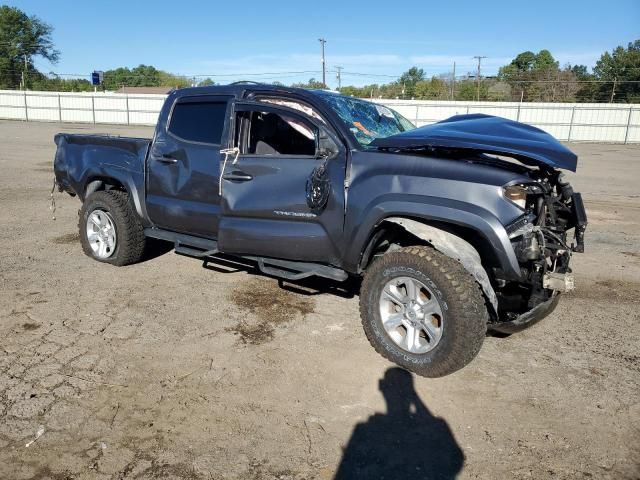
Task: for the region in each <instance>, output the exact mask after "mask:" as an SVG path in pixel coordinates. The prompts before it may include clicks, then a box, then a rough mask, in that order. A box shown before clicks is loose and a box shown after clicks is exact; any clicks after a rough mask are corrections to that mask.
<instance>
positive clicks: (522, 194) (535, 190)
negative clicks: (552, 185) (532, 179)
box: [502, 185, 542, 210]
mask: <svg viewBox="0 0 640 480" xmlns="http://www.w3.org/2000/svg"><path fill="white" fill-rule="evenodd" d="M540 193H542V188H540V187H539V186H538V185H507V186H506V187H502V194H503V195H504V198H506V199H507V200H509V201H511V202H513V203H515V204H516V205H517V206H518V207H520V208H521V209H522V210H524V209H525V208H526V206H527V197H528V196H529V195H531V194H540Z"/></svg>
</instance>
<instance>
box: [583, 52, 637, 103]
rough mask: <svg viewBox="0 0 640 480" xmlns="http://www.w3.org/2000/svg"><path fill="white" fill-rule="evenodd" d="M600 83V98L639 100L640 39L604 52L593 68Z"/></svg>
mask: <svg viewBox="0 0 640 480" xmlns="http://www.w3.org/2000/svg"><path fill="white" fill-rule="evenodd" d="M593 74H594V76H595V78H597V79H598V80H600V81H603V82H605V83H603V84H601V85H600V88H599V90H600V99H601V100H604V99H607V100H608V101H610V102H614V101H618V102H638V101H640V83H625V82H639V81H640V40H636V41H634V42H629V44H628V45H627V48H626V49H625V48H624V47H621V46H620V47H617V48H615V49H614V50H613V51H612V52H611V53H609V52H605V53H603V54H602V56H601V57H600V60H598V61H597V62H596V65H595V67H594V68H593Z"/></svg>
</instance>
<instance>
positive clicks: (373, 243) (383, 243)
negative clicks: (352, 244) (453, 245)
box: [358, 217, 500, 274]
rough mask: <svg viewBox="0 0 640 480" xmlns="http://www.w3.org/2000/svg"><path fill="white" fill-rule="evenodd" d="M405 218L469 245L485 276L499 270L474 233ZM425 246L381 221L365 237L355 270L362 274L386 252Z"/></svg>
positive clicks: (486, 245)
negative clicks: (458, 238)
mask: <svg viewBox="0 0 640 480" xmlns="http://www.w3.org/2000/svg"><path fill="white" fill-rule="evenodd" d="M406 218H407V219H409V220H415V221H417V222H420V223H424V224H425V225H429V226H431V227H435V228H438V229H440V230H443V231H445V232H448V233H451V234H453V235H455V236H457V237H460V238H462V239H463V240H465V241H467V242H468V243H470V244H471V246H473V247H474V248H475V249H476V250H477V251H478V253H479V254H480V258H481V259H482V264H483V266H484V267H485V270H487V272H488V273H489V274H491V272H492V271H493V267H499V265H500V264H499V260H498V257H497V255H496V253H495V251H494V250H493V248H492V247H491V244H490V243H489V241H488V240H487V239H486V238H485V237H484V236H483V235H481V234H480V233H479V232H477V231H476V230H473V229H472V228H468V227H463V226H461V225H456V224H453V223H448V222H439V221H429V220H424V219H422V218H412V217H406ZM428 244H429V243H428V242H427V241H426V240H423V239H422V238H420V237H417V236H416V235H414V234H412V233H410V232H408V231H407V230H405V229H404V228H402V227H401V226H400V225H397V224H395V223H392V222H387V221H384V220H383V221H381V222H380V223H378V225H377V226H376V228H375V229H374V231H373V232H372V233H371V235H370V236H369V241H368V242H367V246H366V248H365V249H364V251H363V254H362V257H361V259H360V264H359V266H358V270H359V271H360V272H362V271H364V270H365V269H366V268H367V266H368V265H369V264H370V263H371V261H372V260H373V258H374V257H375V256H377V255H382V254H383V253H385V252H386V251H387V250H389V249H390V248H397V247H398V246H399V247H408V246H413V245H428Z"/></svg>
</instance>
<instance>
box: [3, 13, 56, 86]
mask: <svg viewBox="0 0 640 480" xmlns="http://www.w3.org/2000/svg"><path fill="white" fill-rule="evenodd" d="M52 31H53V28H52V27H51V26H50V25H48V24H46V23H44V22H43V21H42V20H40V19H39V18H38V17H36V16H28V15H27V14H26V13H24V12H23V11H22V10H19V9H17V8H15V7H8V6H6V5H2V6H0V88H18V87H19V86H20V84H21V81H22V73H23V72H24V71H26V76H25V77H26V78H25V80H26V84H27V87H29V86H30V83H31V82H32V80H33V79H34V77H36V76H37V75H36V73H37V70H36V69H35V67H34V66H33V60H34V57H38V56H39V57H42V58H44V59H46V60H49V61H50V62H51V63H55V62H57V60H58V58H59V56H60V52H58V51H57V50H56V49H55V48H54V46H53V41H52V40H51V32H52ZM25 63H26V68H25Z"/></svg>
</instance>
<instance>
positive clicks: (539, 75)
mask: <svg viewBox="0 0 640 480" xmlns="http://www.w3.org/2000/svg"><path fill="white" fill-rule="evenodd" d="M498 78H499V79H500V80H501V81H505V82H507V83H508V84H509V85H510V86H511V91H512V96H513V99H514V100H520V99H522V100H524V101H539V102H558V101H561V102H566V101H572V100H574V99H575V93H576V91H577V90H578V88H579V87H578V84H577V83H576V82H575V75H574V73H573V72H572V70H571V68H570V67H569V66H567V67H565V68H564V69H562V70H561V69H560V64H559V62H557V61H556V59H555V58H553V55H552V54H551V52H550V51H549V50H540V51H539V52H538V53H533V52H530V51H526V52H522V53H520V54H518V55H517V56H516V58H514V59H513V60H512V61H511V63H510V64H509V65H505V66H504V67H501V68H500V71H499V72H498Z"/></svg>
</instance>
